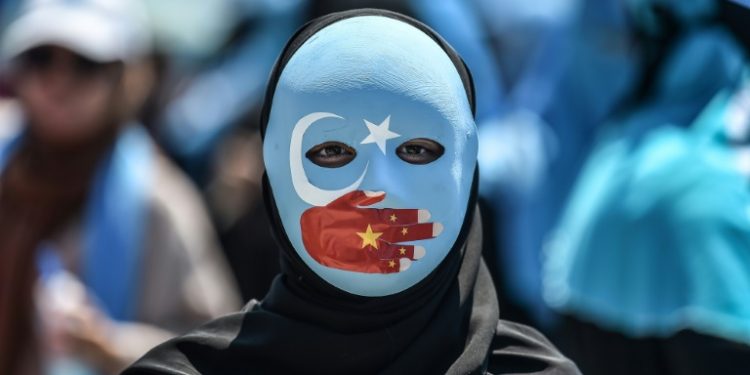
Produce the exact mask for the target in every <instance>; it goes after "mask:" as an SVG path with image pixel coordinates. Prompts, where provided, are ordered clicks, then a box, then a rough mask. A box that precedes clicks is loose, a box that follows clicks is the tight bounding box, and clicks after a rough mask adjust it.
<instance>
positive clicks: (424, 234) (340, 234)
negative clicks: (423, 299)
mask: <svg viewBox="0 0 750 375" xmlns="http://www.w3.org/2000/svg"><path fill="white" fill-rule="evenodd" d="M384 198H385V193H384V192H376V193H373V192H364V191H361V190H355V191H352V192H350V193H347V194H344V195H343V196H341V197H339V198H337V199H336V200H334V201H333V202H331V203H329V204H328V205H326V206H325V207H312V208H309V209H308V210H306V211H305V212H304V213H303V214H302V217H301V218H300V225H301V226H302V242H303V243H304V245H305V249H307V253H308V254H310V256H312V257H313V259H315V260H316V261H317V262H318V263H320V264H322V265H324V266H328V267H332V268H338V269H341V270H347V271H354V272H364V273H395V272H400V271H404V270H406V269H408V268H409V266H410V265H411V262H412V261H414V260H417V259H420V258H422V257H423V256H424V255H425V249H424V247H422V246H413V245H407V244H400V243H401V242H409V241H417V240H424V239H429V238H434V237H437V236H438V235H440V233H441V232H442V231H443V225H442V224H440V223H428V222H426V221H427V220H429V218H430V213H429V211H427V210H417V209H394V208H382V209H380V208H362V206H370V205H373V204H375V203H378V202H380V201H382V200H383V199H384Z"/></svg>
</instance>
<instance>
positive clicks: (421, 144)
mask: <svg viewBox="0 0 750 375" xmlns="http://www.w3.org/2000/svg"><path fill="white" fill-rule="evenodd" d="M444 152H445V148H444V147H443V145H441V144H440V143H437V142H435V141H433V140H431V139H427V138H416V139H412V140H409V141H406V142H404V143H402V144H401V146H398V147H397V148H396V155H398V157H399V158H401V160H403V161H405V162H407V163H410V164H428V163H432V162H433V161H435V160H437V159H438V158H440V157H441V156H443V153H444Z"/></svg>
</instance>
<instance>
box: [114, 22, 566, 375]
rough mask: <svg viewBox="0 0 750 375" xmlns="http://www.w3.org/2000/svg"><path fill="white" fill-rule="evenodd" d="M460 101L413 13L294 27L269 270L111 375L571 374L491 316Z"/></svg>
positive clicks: (457, 86)
mask: <svg viewBox="0 0 750 375" xmlns="http://www.w3.org/2000/svg"><path fill="white" fill-rule="evenodd" d="M473 95H474V94H473V89H472V83H471V78H470V76H469V72H468V71H467V69H466V67H465V66H464V64H463V63H462V62H461V59H460V58H459V57H458V56H457V55H456V54H455V52H453V50H452V49H451V48H450V47H449V46H448V45H447V44H446V43H445V42H444V41H443V40H442V39H441V38H440V37H439V36H438V35H437V34H435V33H434V32H433V31H431V30H430V29H429V28H427V27H426V26H424V25H423V24H421V23H419V22H417V21H415V20H413V19H411V18H407V17H405V16H402V15H400V14H397V13H392V12H388V11H382V10H354V11H347V12H342V13H333V14H330V15H327V16H323V17H321V18H318V19H316V20H314V21H311V22H310V23H308V24H306V25H305V26H303V27H302V28H301V29H300V30H299V31H298V32H297V33H296V34H295V35H294V36H293V37H292V39H291V40H290V41H289V42H288V44H287V46H286V48H285V50H284V51H283V52H282V55H281V57H280V58H279V60H278V62H277V65H276V67H275V69H274V71H273V72H272V75H271V80H270V83H269V85H268V91H267V97H266V102H265V106H264V111H263V119H262V120H261V124H262V126H263V127H262V129H263V132H264V159H265V163H266V170H267V180H266V187H267V189H266V193H267V194H266V195H265V198H266V203H267V208H268V211H269V213H270V216H271V218H272V222H273V226H274V229H275V233H276V235H277V238H278V240H279V241H278V242H279V244H280V246H281V248H282V249H281V253H282V254H283V255H282V274H281V275H279V276H278V277H277V278H276V279H275V280H274V283H273V285H272V287H271V290H270V292H269V293H268V295H266V297H265V298H264V299H263V300H262V301H260V302H259V301H255V300H254V301H252V302H250V303H249V304H248V305H247V306H246V307H245V308H244V309H243V310H242V311H241V312H239V313H236V314H233V315H228V316H226V317H223V318H220V319H217V320H215V321H213V322H210V323H208V324H207V325H205V326H203V327H202V328H199V329H197V330H195V331H193V332H191V333H189V334H187V335H185V336H182V337H180V338H176V339H174V340H171V341H169V342H167V343H165V344H163V345H161V346H159V347H157V348H155V349H154V350H152V351H151V352H150V353H149V354H147V355H146V356H145V357H144V358H142V359H141V360H139V361H138V362H136V364H135V365H133V366H132V367H131V368H129V369H128V370H126V371H125V374H127V375H133V374H178V373H179V374H186V373H189V374H199V373H200V374H247V373H314V374H352V373H357V374H369V373H393V374H396V373H398V374H417V373H426V374H437V373H461V374H466V373H506V372H513V373H517V372H525V373H557V374H563V373H566V374H567V373H577V369H576V367H575V365H573V364H572V363H571V362H570V361H568V360H567V359H566V358H565V357H563V356H562V355H561V354H560V353H559V352H558V351H557V350H556V349H555V348H554V347H553V346H552V345H551V344H550V343H549V342H548V341H547V340H546V339H545V338H544V337H543V336H542V335H540V334H539V333H538V332H536V331H534V330H533V329H531V328H528V327H524V326H520V325H517V324H514V323H510V322H506V321H498V315H499V311H498V307H497V306H498V304H497V299H496V295H495V290H494V287H493V285H492V281H491V279H490V275H489V273H488V271H487V268H486V266H485V265H484V263H483V261H482V259H481V242H482V238H481V237H482V235H481V229H480V228H481V223H480V217H479V213H478V212H477V211H476V210H475V205H476V190H477V185H476V184H477V170H476V155H477V138H476V126H475V124H474V119H473V105H474V97H473Z"/></svg>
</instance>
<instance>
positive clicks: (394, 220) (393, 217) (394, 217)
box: [391, 214, 398, 223]
mask: <svg viewBox="0 0 750 375" xmlns="http://www.w3.org/2000/svg"><path fill="white" fill-rule="evenodd" d="M396 220H398V218H397V217H396V214H391V222H394V223H395V222H396Z"/></svg>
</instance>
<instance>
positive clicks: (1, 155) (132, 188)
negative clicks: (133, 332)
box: [0, 125, 155, 321]
mask: <svg viewBox="0 0 750 375" xmlns="http://www.w3.org/2000/svg"><path fill="white" fill-rule="evenodd" d="M20 137H22V135H19V136H18V137H16V138H14V139H13V140H11V141H9V142H8V143H6V144H5V145H3V146H0V170H2V169H4V167H5V164H6V162H7V160H8V157H9V156H10V155H11V154H12V152H13V149H14V148H15V147H16V145H17V144H18V142H19V141H20V139H21V138H20ZM154 157H155V154H154V149H153V145H152V143H151V140H150V138H149V136H148V134H147V133H146V131H145V130H144V129H142V128H141V127H140V126H138V125H131V126H128V127H127V128H126V129H125V130H123V131H122V133H121V134H120V136H119V138H118V139H117V142H116V144H115V146H114V148H113V150H112V153H111V154H110V155H108V156H107V158H106V159H105V160H104V161H103V163H102V165H101V166H100V167H99V171H98V172H97V176H96V180H95V182H94V185H93V189H92V191H91V193H90V196H89V199H88V203H87V205H86V211H85V212H86V214H85V216H84V230H83V244H84V247H83V256H82V257H81V262H82V263H81V265H80V266H81V270H82V271H81V273H82V282H83V283H84V284H85V285H86V286H87V287H88V288H89V290H90V291H91V292H92V293H93V294H94V296H96V299H97V300H98V302H99V303H100V307H101V308H102V309H103V310H104V312H106V313H107V315H108V316H109V317H110V318H112V319H115V320H119V321H128V320H132V319H134V317H135V315H134V314H135V313H136V308H137V298H138V294H137V292H138V290H139V288H140V287H142V285H141V284H140V281H139V280H140V276H141V258H142V250H143V245H144V232H145V228H147V226H148V220H147V219H148V215H147V212H148V189H150V187H151V182H152V177H153V166H154ZM41 250H43V249H40V251H41Z"/></svg>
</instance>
